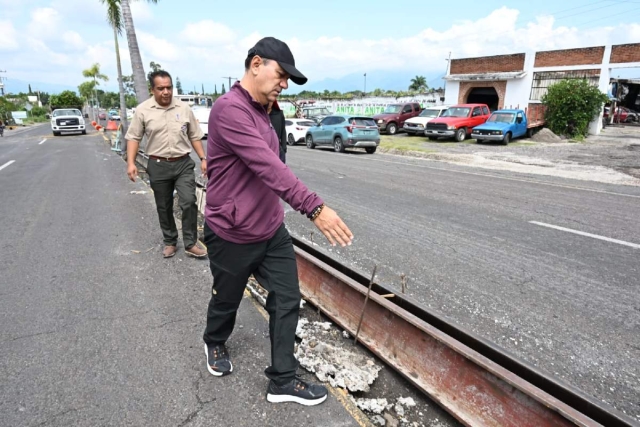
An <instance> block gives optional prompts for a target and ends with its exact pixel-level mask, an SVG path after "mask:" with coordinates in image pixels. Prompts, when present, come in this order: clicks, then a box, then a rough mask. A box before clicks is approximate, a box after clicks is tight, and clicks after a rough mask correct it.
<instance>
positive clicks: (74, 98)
mask: <svg viewBox="0 0 640 427" xmlns="http://www.w3.org/2000/svg"><path fill="white" fill-rule="evenodd" d="M49 101H50V103H49V105H51V109H56V108H78V109H81V108H82V98H80V97H79V96H78V95H76V93H75V92H74V91H72V90H64V91H62V92H60V93H59V94H57V95H51V97H50V98H49Z"/></svg>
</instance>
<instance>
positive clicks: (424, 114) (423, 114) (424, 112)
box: [420, 110, 440, 117]
mask: <svg viewBox="0 0 640 427" xmlns="http://www.w3.org/2000/svg"><path fill="white" fill-rule="evenodd" d="M439 112H440V110H422V112H421V113H420V117H438V113H439Z"/></svg>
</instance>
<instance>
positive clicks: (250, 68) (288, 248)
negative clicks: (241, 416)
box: [204, 37, 353, 405]
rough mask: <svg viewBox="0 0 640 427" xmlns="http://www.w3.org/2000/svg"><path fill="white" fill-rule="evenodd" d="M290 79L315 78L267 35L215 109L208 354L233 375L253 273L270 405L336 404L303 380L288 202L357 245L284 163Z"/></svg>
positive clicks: (215, 367) (218, 372)
mask: <svg viewBox="0 0 640 427" xmlns="http://www.w3.org/2000/svg"><path fill="white" fill-rule="evenodd" d="M289 79H291V80H292V81H293V82H294V83H297V84H304V83H306V81H307V78H306V77H305V76H304V75H303V74H302V73H301V72H300V71H298V69H297V68H296V67H295V61H294V59H293V55H292V53H291V51H290V50H289V47H288V46H287V45H286V44H285V43H283V42H282V41H280V40H277V39H275V38H273V37H267V38H264V39H262V40H260V41H259V42H258V43H257V44H256V45H255V46H254V47H253V48H251V49H250V50H249V53H248V56H247V58H246V60H245V74H244V77H243V78H242V80H241V81H240V82H237V83H235V84H234V85H233V87H231V88H230V90H229V92H228V93H226V94H225V95H223V96H221V97H220V98H218V100H217V101H216V102H215V104H213V108H212V109H211V115H210V117H209V137H208V142H207V144H208V146H207V156H208V158H207V176H208V178H209V180H208V182H207V205H206V209H205V226H204V239H205V244H206V245H207V249H208V251H209V264H210V267H211V273H212V275H213V278H214V280H213V287H212V296H211V300H210V301H209V308H208V311H207V326H206V329H205V332H204V342H205V346H204V347H205V352H206V355H207V369H208V370H209V372H210V373H211V374H212V375H215V376H223V375H227V374H230V373H231V372H232V371H233V365H232V363H231V358H230V356H229V352H228V351H227V347H226V345H225V343H226V342H227V340H228V339H229V336H230V335H231V333H232V331H233V327H234V324H235V321H236V313H237V310H238V307H239V305H240V301H241V300H242V295H243V292H244V289H245V286H246V284H247V280H248V279H249V276H251V275H253V276H254V277H255V278H256V280H257V281H258V282H259V283H260V284H261V285H262V286H263V287H264V288H265V289H266V290H267V291H268V292H269V295H268V296H267V302H266V309H267V311H268V312H269V337H270V339H271V365H270V366H269V367H268V368H267V369H266V370H265V374H266V375H267V377H268V378H269V379H270V381H269V385H268V387H267V400H268V401H269V402H297V403H300V404H303V405H317V404H319V403H322V402H323V401H324V400H325V399H326V398H327V389H326V388H325V387H324V386H322V385H316V384H312V383H309V382H306V381H303V380H302V379H300V378H298V377H297V376H296V370H297V368H298V361H297V360H296V358H295V356H294V344H295V331H296V325H297V323H298V312H299V309H300V284H299V282H298V270H297V266H296V257H295V253H294V250H293V243H292V240H291V236H290V235H289V232H288V231H287V229H286V227H285V225H284V210H283V208H282V205H281V203H280V199H283V200H284V201H285V202H287V203H288V204H289V205H290V206H291V207H292V208H293V209H295V210H297V211H299V212H300V213H303V214H305V215H306V216H307V217H308V218H309V219H310V220H311V221H313V223H314V224H315V226H316V227H317V228H318V229H319V230H320V231H321V232H322V233H323V234H324V236H325V237H326V238H327V239H328V240H329V242H330V243H331V244H332V245H335V244H336V243H338V244H340V245H342V246H346V245H350V244H351V241H352V238H353V234H352V233H351V231H350V230H349V228H347V226H346V225H345V224H344V223H343V222H342V220H341V219H340V218H339V217H338V215H337V214H336V213H335V211H334V210H333V209H331V208H329V207H328V206H326V205H325V204H324V203H323V201H322V199H321V198H320V197H319V196H318V195H316V194H315V193H313V192H311V191H309V189H308V188H307V187H306V186H305V185H304V184H303V183H302V182H301V181H300V180H298V178H297V177H296V176H295V175H294V174H293V172H291V170H290V169H289V168H288V167H287V166H286V165H285V164H284V163H283V162H282V161H281V160H280V158H279V152H280V138H279V136H278V135H276V132H274V130H273V125H272V124H271V121H270V118H269V114H267V107H268V105H269V103H273V102H275V101H276V99H277V97H278V95H280V92H281V91H282V90H284V89H286V88H287V87H288V80H289Z"/></svg>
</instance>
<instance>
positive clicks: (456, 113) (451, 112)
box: [440, 107, 471, 117]
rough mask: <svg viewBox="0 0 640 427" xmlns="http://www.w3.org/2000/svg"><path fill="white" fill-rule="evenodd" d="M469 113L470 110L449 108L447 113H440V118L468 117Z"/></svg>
mask: <svg viewBox="0 0 640 427" xmlns="http://www.w3.org/2000/svg"><path fill="white" fill-rule="evenodd" d="M469 111H471V108H467V107H451V108H449V109H448V110H447V111H445V112H444V113H442V116H440V117H468V116H469Z"/></svg>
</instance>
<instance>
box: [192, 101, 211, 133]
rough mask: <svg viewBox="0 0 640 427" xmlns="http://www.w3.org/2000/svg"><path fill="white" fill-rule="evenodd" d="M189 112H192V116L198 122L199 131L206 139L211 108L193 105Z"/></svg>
mask: <svg viewBox="0 0 640 427" xmlns="http://www.w3.org/2000/svg"><path fill="white" fill-rule="evenodd" d="M191 111H193V115H194V116H195V117H196V120H197V121H198V125H199V126H200V130H201V131H202V133H204V136H205V137H207V136H208V135H209V115H210V114H211V108H209V107H205V106H201V105H194V106H192V107H191Z"/></svg>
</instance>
